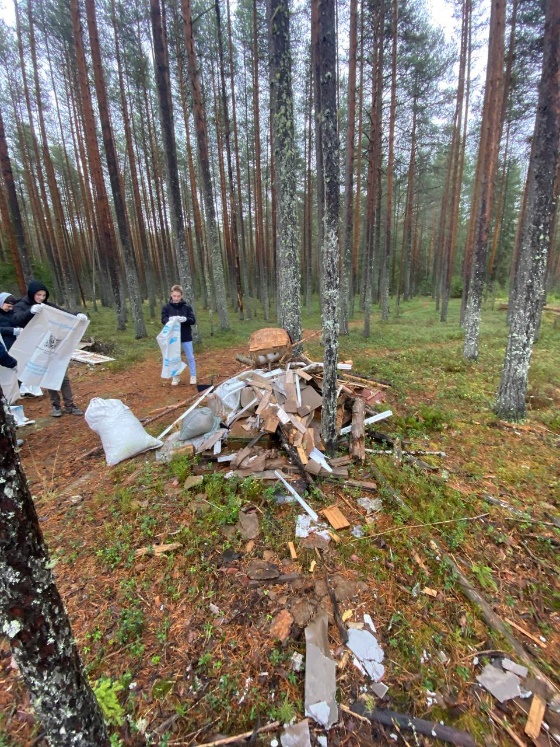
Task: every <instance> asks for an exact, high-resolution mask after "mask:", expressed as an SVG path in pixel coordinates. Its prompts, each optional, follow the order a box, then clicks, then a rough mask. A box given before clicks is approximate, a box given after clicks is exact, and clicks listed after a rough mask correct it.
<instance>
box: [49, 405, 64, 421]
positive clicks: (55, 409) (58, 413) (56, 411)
mask: <svg viewBox="0 0 560 747" xmlns="http://www.w3.org/2000/svg"><path fill="white" fill-rule="evenodd" d="M51 416H52V417H53V418H61V417H62V410H61V409H60V407H56V405H53V409H52V410H51Z"/></svg>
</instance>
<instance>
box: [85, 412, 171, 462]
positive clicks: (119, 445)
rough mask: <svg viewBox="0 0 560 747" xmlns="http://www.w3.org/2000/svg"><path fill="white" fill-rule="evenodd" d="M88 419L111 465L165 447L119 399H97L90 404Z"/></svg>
mask: <svg viewBox="0 0 560 747" xmlns="http://www.w3.org/2000/svg"><path fill="white" fill-rule="evenodd" d="M85 419H86V423H87V424H88V425H89V427H90V428H91V430H92V431H95V433H97V434H98V435H99V437H100V438H101V443H102V445H103V450H104V452H105V459H106V460H107V464H109V465H113V464H118V463H119V462H122V461H123V459H128V458H129V457H131V456H134V455H135V454H140V453H141V452H143V451H148V450H149V449H157V448H159V447H160V446H161V445H162V441H159V440H158V439H157V438H154V437H153V436H150V434H149V433H146V431H145V430H144V428H143V426H142V423H141V422H140V421H139V420H138V418H137V417H136V416H135V415H134V413H133V412H132V410H131V409H130V407H127V406H126V405H125V404H124V403H123V402H121V401H120V399H102V398H101V397H94V398H93V399H92V400H91V401H90V403H89V405H88V408H87V410H86V413H85Z"/></svg>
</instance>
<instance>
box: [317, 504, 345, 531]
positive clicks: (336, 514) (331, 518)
mask: <svg viewBox="0 0 560 747" xmlns="http://www.w3.org/2000/svg"><path fill="white" fill-rule="evenodd" d="M319 513H321V514H323V516H324V517H325V519H326V520H327V521H328V522H329V524H330V525H331V526H332V528H333V529H346V528H347V527H349V526H350V522H349V521H348V519H347V518H346V516H344V514H343V513H342V511H341V510H340V509H339V508H338V506H327V508H324V509H323V510H322V511H320V512H319Z"/></svg>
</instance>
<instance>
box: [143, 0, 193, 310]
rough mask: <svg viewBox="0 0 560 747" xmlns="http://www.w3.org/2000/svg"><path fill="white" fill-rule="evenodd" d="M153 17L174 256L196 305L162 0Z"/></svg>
mask: <svg viewBox="0 0 560 747" xmlns="http://www.w3.org/2000/svg"><path fill="white" fill-rule="evenodd" d="M150 17H151V22H152V36H153V40H154V67H155V73H156V85H157V91H158V101H159V112H160V121H161V129H162V133H163V148H164V151H165V163H166V173H167V184H168V189H169V203H170V210H171V222H172V226H173V237H174V240H175V259H176V261H177V267H178V270H179V278H180V281H181V285H182V286H183V291H184V294H185V300H186V302H187V303H188V304H189V306H192V307H193V309H194V294H193V286H192V268H191V267H190V264H189V257H188V254H187V242H186V239H185V224H184V221H183V208H182V205H181V190H180V187H179V171H178V167H177V146H176V144H175V128H174V124H173V107H172V102H171V90H170V86H169V62H168V59H167V38H166V32H165V26H164V23H163V19H162V12H161V5H160V1H159V0H150Z"/></svg>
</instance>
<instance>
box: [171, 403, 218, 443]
mask: <svg viewBox="0 0 560 747" xmlns="http://www.w3.org/2000/svg"><path fill="white" fill-rule="evenodd" d="M219 426H220V418H217V417H216V416H215V415H214V414H213V413H212V410H211V409H210V408H209V407H197V409H196V410H193V411H192V412H191V413H189V414H188V415H187V417H186V418H184V420H183V422H182V424H181V435H180V436H179V440H180V441H189V440H190V439H192V438H196V437H197V436H210V435H211V434H212V433H214V432H215V431H217V430H218V428H219Z"/></svg>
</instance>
